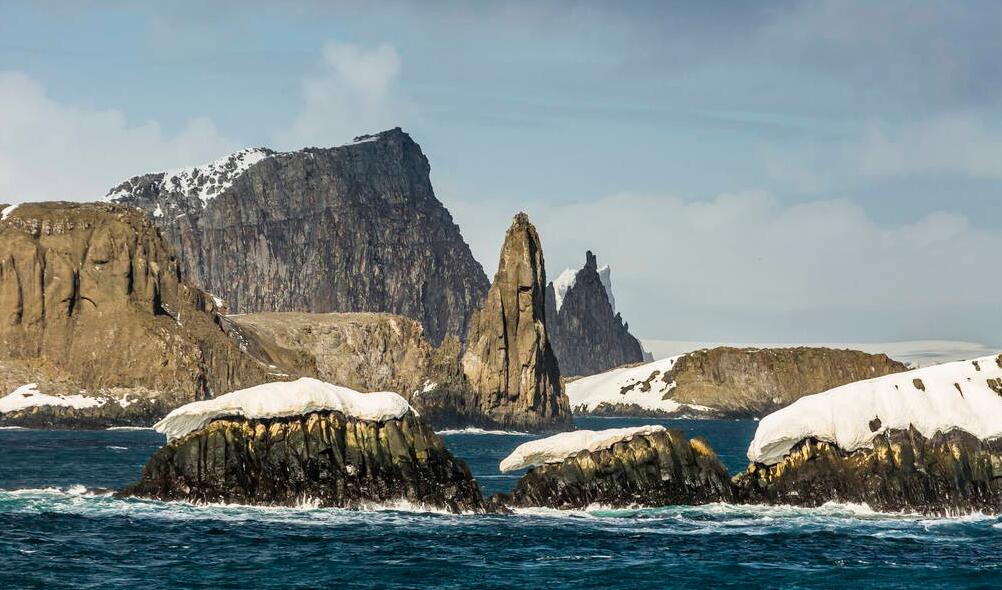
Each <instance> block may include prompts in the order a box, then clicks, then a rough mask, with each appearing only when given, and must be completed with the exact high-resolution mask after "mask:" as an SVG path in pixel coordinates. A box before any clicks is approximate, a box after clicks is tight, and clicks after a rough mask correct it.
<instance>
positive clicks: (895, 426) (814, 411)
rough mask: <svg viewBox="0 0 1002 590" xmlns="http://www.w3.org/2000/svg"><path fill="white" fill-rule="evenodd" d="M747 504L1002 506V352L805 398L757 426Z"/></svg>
mask: <svg viewBox="0 0 1002 590" xmlns="http://www.w3.org/2000/svg"><path fill="white" fill-rule="evenodd" d="M748 458H749V460H750V461H751V462H752V464H751V466H750V467H749V468H748V471H747V472H746V473H744V474H741V475H740V476H738V477H737V478H735V482H736V484H737V488H738V489H737V491H738V494H739V496H740V497H741V499H742V501H745V502H751V503H771V504H794V505H799V506H820V505H822V504H824V503H826V502H857V503H865V504H867V505H868V506H870V507H871V508H873V509H874V510H880V511H909V512H920V513H923V514H931V515H956V514H965V513H969V512H972V511H981V512H985V513H991V514H997V513H999V512H1002V356H1000V357H984V358H980V359H976V360H973V361H959V362H953V363H944V364H942V365H935V366H931V367H927V368H923V369H916V370H913V371H908V372H905V373H898V374H895V375H889V376H886V377H880V378H876V379H870V380H867V381H861V382H858V383H851V384H849V385H845V386H842V387H838V388H835V389H832V390H830V391H826V392H824V393H820V394H817V395H812V396H807V397H804V398H802V399H800V400H798V401H797V402H795V403H794V404H792V405H790V406H788V407H786V408H784V409H782V410H780V411H778V412H775V413H773V414H770V415H769V416H767V417H766V418H764V419H763V420H762V422H761V423H760V424H759V427H758V430H757V432H756V433H755V439H754V440H753V441H752V444H751V446H750V447H749V449H748Z"/></svg>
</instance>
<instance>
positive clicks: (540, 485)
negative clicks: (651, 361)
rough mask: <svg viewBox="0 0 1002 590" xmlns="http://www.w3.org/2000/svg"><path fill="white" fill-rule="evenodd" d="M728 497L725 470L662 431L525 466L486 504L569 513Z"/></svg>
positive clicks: (694, 443)
mask: <svg viewBox="0 0 1002 590" xmlns="http://www.w3.org/2000/svg"><path fill="white" fill-rule="evenodd" d="M733 497H734V496H733V492H732V487H731V482H730V478H729V476H728V474H727V469H726V468H725V467H724V465H723V464H722V463H721V462H720V460H719V459H718V458H717V455H716V453H715V452H714V451H713V449H712V448H711V447H710V445H709V443H707V442H706V441H705V440H704V439H702V438H700V437H696V438H693V439H692V440H688V439H686V437H685V436H684V435H683V434H682V432H681V431H679V430H662V431H658V432H653V433H650V434H640V435H636V436H633V437H632V438H629V439H627V440H624V441H621V442H618V443H615V444H613V445H612V446H611V447H610V448H608V449H601V450H597V451H588V450H582V451H580V452H579V453H578V454H576V455H574V456H572V457H569V458H567V459H564V461H563V462H560V463H547V464H545V465H539V466H536V467H531V468H530V469H529V471H528V472H527V473H526V474H525V475H524V476H523V477H522V479H520V480H519V482H518V484H517V485H516V486H515V489H514V490H513V491H512V492H511V493H510V494H498V495H495V496H494V497H493V498H492V499H491V503H492V504H493V505H494V506H505V507H511V508H518V507H532V506H542V507H549V508H560V509H571V508H585V507H586V506H588V505H590V504H601V505H604V506H611V507H631V506H669V505H698V504H707V503H710V502H728V501H731V500H733Z"/></svg>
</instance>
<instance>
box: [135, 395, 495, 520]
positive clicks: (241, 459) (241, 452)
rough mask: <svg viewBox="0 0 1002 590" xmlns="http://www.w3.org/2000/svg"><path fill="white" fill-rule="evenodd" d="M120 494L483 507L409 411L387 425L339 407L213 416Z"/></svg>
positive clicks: (466, 476)
mask: <svg viewBox="0 0 1002 590" xmlns="http://www.w3.org/2000/svg"><path fill="white" fill-rule="evenodd" d="M120 495H122V496H141V497H148V498H156V499H159V500H184V501H189V502H225V503H239V504H264V505H281V506H295V505H299V504H304V503H309V504H316V505H319V506H322V507H342V508H364V507H366V506H367V505H370V504H384V503H393V502H399V501H406V502H410V503H412V504H415V505H418V506H421V507H429V508H439V509H444V510H449V511H451V512H469V511H482V510H483V508H484V504H483V499H482V498H481V495H480V489H479V487H478V486H477V483H476V481H474V479H473V477H472V475H470V470H469V468H468V467H467V466H466V464H465V463H463V462H462V461H460V460H458V459H455V458H454V457H453V456H452V454H451V453H450V452H449V451H448V450H447V449H446V448H445V445H444V444H443V443H442V439H441V438H440V437H439V436H438V435H436V434H435V433H434V432H433V431H432V430H431V428H429V427H428V426H427V424H425V422H424V421H422V420H421V419H420V418H418V417H417V416H415V415H414V414H413V413H411V414H408V415H406V416H404V417H402V418H400V419H392V420H387V421H384V422H380V421H370V420H362V419H358V418H354V417H349V416H345V415H344V414H342V413H340V412H313V413H309V414H305V415H301V416H292V417H285V418H272V419H239V418H234V419H218V420H214V421H212V422H210V423H209V424H208V425H207V426H206V427H205V428H202V429H200V430H196V431H194V432H192V433H190V434H188V435H186V436H184V437H182V438H179V439H175V440H172V441H170V442H169V443H167V445H166V446H164V447H163V448H162V449H160V450H159V451H157V452H156V453H155V454H154V455H153V457H151V458H150V460H149V462H148V463H147V464H146V467H144V468H143V474H142V477H141V478H140V480H139V481H138V482H137V483H135V484H133V485H132V486H129V487H128V488H126V489H125V490H123V491H122V492H120Z"/></svg>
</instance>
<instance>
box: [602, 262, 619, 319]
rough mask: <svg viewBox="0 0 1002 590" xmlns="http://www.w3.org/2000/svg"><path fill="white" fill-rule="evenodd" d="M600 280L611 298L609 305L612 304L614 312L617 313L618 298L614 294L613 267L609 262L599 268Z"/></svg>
mask: <svg viewBox="0 0 1002 590" xmlns="http://www.w3.org/2000/svg"><path fill="white" fill-rule="evenodd" d="M598 280H600V281H602V286H603V287H605V294H606V296H607V297H608V298H609V305H611V306H612V312H613V313H616V298H615V297H613V296H612V268H610V267H609V265H608V264H606V265H605V266H603V267H602V268H600V269H598Z"/></svg>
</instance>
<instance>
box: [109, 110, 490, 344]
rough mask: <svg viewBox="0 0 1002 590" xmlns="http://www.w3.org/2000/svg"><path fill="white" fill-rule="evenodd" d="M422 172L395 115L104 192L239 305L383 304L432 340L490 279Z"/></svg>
mask: <svg viewBox="0 0 1002 590" xmlns="http://www.w3.org/2000/svg"><path fill="white" fill-rule="evenodd" d="M429 172H430V166H429V164H428V160H427V158H426V157H425V155H424V154H423V153H422V151H421V148H420V147H419V146H418V144H417V143H415V142H414V141H413V140H412V139H411V138H410V136H409V135H407V134H406V133H404V132H403V131H401V130H400V129H399V128H398V129H393V130H390V131H385V132H382V133H378V134H376V135H371V136H364V137H361V138H358V140H356V142H355V143H352V144H349V145H345V146H341V147H335V148H328V149H318V148H308V149H304V150H301V151H297V152H289V153H276V152H272V151H270V150H261V149H258V150H245V151H244V152H239V153H237V154H234V155H233V156H231V157H230V158H229V159H224V160H222V161H220V162H217V163H215V164H212V165H206V166H203V167H201V168H196V169H188V170H186V171H179V172H175V173H172V174H165V173H162V172H161V173H156V174H147V175H144V176H137V177H135V178H132V179H129V180H128V181H126V182H124V183H122V184H121V185H119V186H117V187H115V188H113V189H112V190H111V191H110V192H109V195H108V197H109V198H111V199H114V200H115V201H117V202H120V203H123V204H127V205H133V206H137V207H141V208H142V209H143V210H145V211H146V212H147V213H148V214H149V215H150V218H151V219H152V220H153V221H154V222H155V223H156V224H157V226H158V227H159V228H160V229H161V230H162V231H163V232H164V235H165V236H166V237H167V238H168V239H169V241H170V242H171V243H172V244H174V245H175V247H176V248H177V251H178V253H179V257H180V260H181V267H182V270H183V273H184V275H185V276H186V277H187V278H189V279H191V280H192V281H193V282H194V283H195V284H196V285H198V286H199V287H201V288H203V289H205V290H206V291H208V292H210V293H214V294H216V295H218V296H220V297H222V298H223V299H225V300H226V301H227V303H228V305H229V309H230V311H231V312H233V313H246V312H257V311H312V312H355V311H375V312H390V313H396V314H401V315H404V316H407V317H411V318H414V319H416V320H418V321H419V322H421V324H422V325H423V326H424V328H425V334H426V335H427V337H428V338H429V340H431V341H432V342H433V343H435V344H438V343H439V342H441V341H442V340H443V339H444V338H445V337H446V335H449V334H452V335H454V336H456V337H459V338H462V337H463V335H465V333H466V326H467V320H468V318H469V315H470V313H471V312H472V311H473V309H475V308H476V307H477V305H479V303H480V302H481V300H482V299H483V296H484V294H485V293H486V291H487V288H488V286H489V285H488V281H487V276H486V275H485V274H484V271H483V269H482V268H481V266H480V264H479V263H477V261H476V260H475V259H474V258H473V254H472V253H471V252H470V249H469V247H468V246H467V244H466V242H464V241H463V238H462V236H461V235H460V232H459V228H458V227H457V226H456V224H455V223H454V222H453V220H452V216H451V215H450V214H449V212H448V210H446V208H445V207H444V206H443V205H442V203H441V202H439V200H438V199H437V198H436V197H435V193H434V191H433V190H432V186H431V181H430V179H429Z"/></svg>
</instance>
